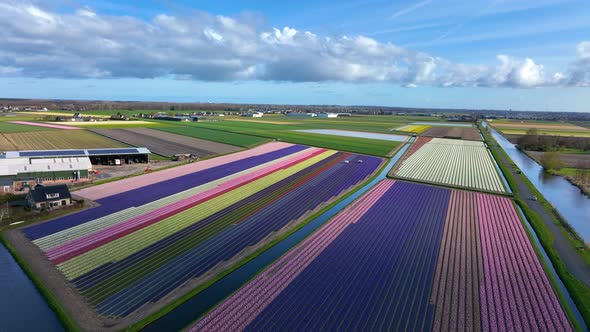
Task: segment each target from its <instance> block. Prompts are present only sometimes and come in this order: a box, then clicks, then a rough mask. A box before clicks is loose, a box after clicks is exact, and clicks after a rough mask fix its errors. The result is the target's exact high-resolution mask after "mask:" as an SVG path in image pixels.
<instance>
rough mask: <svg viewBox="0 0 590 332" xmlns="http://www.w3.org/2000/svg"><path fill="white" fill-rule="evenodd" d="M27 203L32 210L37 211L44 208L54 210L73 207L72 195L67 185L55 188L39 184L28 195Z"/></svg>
mask: <svg viewBox="0 0 590 332" xmlns="http://www.w3.org/2000/svg"><path fill="white" fill-rule="evenodd" d="M27 203H28V205H29V206H30V207H31V208H33V209H37V210H40V209H42V208H47V209H54V208H59V207H62V206H68V205H72V195H71V194H70V190H69V189H68V186H67V185H65V184H59V185H55V186H43V185H41V184H38V185H36V186H35V188H33V189H31V190H30V191H29V193H28V194H27Z"/></svg>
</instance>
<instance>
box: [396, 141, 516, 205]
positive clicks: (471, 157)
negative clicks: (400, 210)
mask: <svg viewBox="0 0 590 332" xmlns="http://www.w3.org/2000/svg"><path fill="white" fill-rule="evenodd" d="M394 176H395V177H397V178H401V179H408V180H414V181H420V182H426V183H433V184H442V185H447V186H451V187H459V188H467V189H474V190H481V191H487V192H498V193H505V192H506V188H505V187H504V184H503V183H502V178H501V177H500V174H499V173H498V171H497V170H496V166H495V161H494V160H493V158H492V156H491V155H490V153H489V151H488V149H487V148H486V146H485V145H484V143H483V142H477V141H465V140H455V139H444V138H430V137H419V138H418V139H417V140H416V142H415V143H414V144H413V147H412V148H411V149H410V150H409V151H408V153H406V155H405V156H404V160H403V162H402V163H401V165H400V166H399V167H398V168H397V170H396V171H395V173H394Z"/></svg>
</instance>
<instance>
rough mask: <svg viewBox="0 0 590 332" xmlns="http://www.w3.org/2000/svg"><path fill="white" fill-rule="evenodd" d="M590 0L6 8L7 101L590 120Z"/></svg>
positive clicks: (1, 91)
mask: <svg viewBox="0 0 590 332" xmlns="http://www.w3.org/2000/svg"><path fill="white" fill-rule="evenodd" d="M589 86H590V2H588V1H587V0H537V1H530V0H495V1H493V0H473V1H459V0H417V1H407V0H404V1H370V0H364V1H363V0H356V1H355V0H351V1H321V2H320V1H307V0H305V1H293V2H279V1H266V0H265V1H188V0H182V1H181V0H176V1H169V0H152V1H135V0H134V1H126V2H125V4H120V3H118V2H105V1H84V0H78V1H76V0H61V1H60V0H56V1H53V0H50V1H33V2H23V1H2V0H0V97H5V98H9V97H23V98H74V99H115V100H122V99H124V100H164V101H203V102H236V103H240V102H247V103H293V104H354V105H387V106H409V107H444V108H446V107H453V108H496V109H508V108H512V109H521V110H550V111H551V110H553V111H590V106H589V105H590V88H589Z"/></svg>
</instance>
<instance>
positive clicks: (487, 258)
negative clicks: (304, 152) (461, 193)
mask: <svg viewBox="0 0 590 332" xmlns="http://www.w3.org/2000/svg"><path fill="white" fill-rule="evenodd" d="M477 210H478V214H477V215H478V219H479V226H480V241H481V247H482V253H483V255H482V256H483V270H484V278H483V280H481V281H480V303H481V313H482V317H481V319H482V328H483V330H484V331H509V330H511V331H533V330H538V331H571V330H572V329H571V326H570V324H569V322H568V319H567V317H566V315H565V312H564V310H563V308H562V307H561V305H560V303H559V301H558V299H557V295H556V293H555V291H554V290H553V288H552V286H551V284H550V282H549V279H548V277H547V275H546V273H545V271H544V269H543V266H542V265H541V262H540V260H539V258H538V256H537V254H536V253H535V251H534V249H533V247H532V245H531V243H530V240H529V238H528V236H527V234H526V232H525V229H524V227H523V225H522V223H521V220H520V218H519V216H518V215H517V213H516V210H515V209H514V206H513V203H512V201H511V200H509V199H507V198H502V197H496V196H491V195H485V194H477Z"/></svg>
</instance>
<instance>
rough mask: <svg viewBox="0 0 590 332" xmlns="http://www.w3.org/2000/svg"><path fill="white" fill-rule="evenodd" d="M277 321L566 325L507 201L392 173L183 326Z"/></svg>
mask: <svg viewBox="0 0 590 332" xmlns="http://www.w3.org/2000/svg"><path fill="white" fill-rule="evenodd" d="M541 294H542V296H540V295H541ZM277 329H283V330H298V331H308V330H310V331H311V330H327V331H349V330H355V331H356V330H358V331H398V330H408V331H478V330H480V331H481V330H483V331H509V330H515V331H571V330H572V328H571V325H570V323H569V321H568V318H567V316H566V314H565V312H564V310H563V308H562V307H561V305H560V303H559V301H558V298H557V295H556V293H555V291H554V290H553V288H552V286H551V284H550V282H549V278H548V277H547V275H546V274H545V271H544V270H543V267H542V265H541V262H540V261H539V258H538V257H537V256H536V253H535V251H534V249H533V247H532V244H531V242H530V240H529V239H528V236H527V234H526V232H525V229H524V226H523V224H522V222H521V220H520V218H519V216H518V215H517V212H516V210H515V208H514V206H513V203H512V201H511V200H510V199H508V198H503V197H498V196H491V195H487V194H481V193H474V192H463V191H459V190H452V189H446V188H440V187H434V186H428V185H422V184H415V183H409V182H401V181H394V180H384V181H382V182H380V183H379V184H378V185H377V186H375V187H374V188H373V189H371V190H370V191H369V192H367V193H366V194H365V195H363V196H362V197H361V198H359V199H358V200H356V201H355V202H354V203H352V204H351V205H350V206H349V207H347V208H346V209H345V210H343V211H342V212H341V213H339V214H338V215H337V216H335V217H334V218H333V219H332V220H330V221H328V222H327V223H326V224H325V225H324V226H322V227H321V228H320V229H319V230H318V231H316V232H315V233H314V234H312V235H311V236H310V237H308V238H307V239H305V240H304V241H303V242H301V243H300V244H298V245H297V246H296V247H294V248H293V249H291V250H290V251H288V252H287V253H286V254H285V255H283V256H282V257H281V258H280V259H279V260H277V261H276V262H275V263H273V264H272V265H271V266H269V267H268V268H267V269H266V270H264V271H263V272H262V273H260V274H259V275H258V276H256V277H255V278H254V279H252V280H251V281H250V282H249V283H247V284H246V285H245V286H243V287H242V288H241V289H240V290H238V291H237V292H236V293H234V294H233V295H232V296H230V297H229V298H227V299H226V300H225V301H224V302H222V303H221V304H220V305H219V306H217V307H216V308H215V309H214V310H212V311H211V312H209V313H208V314H206V315H205V316H204V317H202V318H201V319H200V320H199V321H198V322H197V323H195V325H193V326H192V327H191V328H190V331H241V330H247V331H267V330H277Z"/></svg>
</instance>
